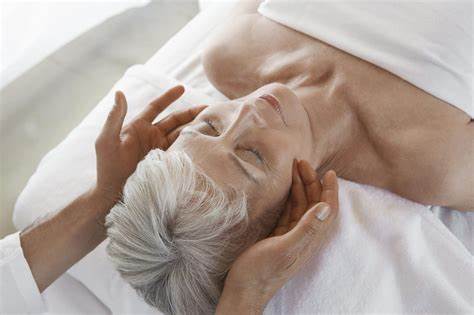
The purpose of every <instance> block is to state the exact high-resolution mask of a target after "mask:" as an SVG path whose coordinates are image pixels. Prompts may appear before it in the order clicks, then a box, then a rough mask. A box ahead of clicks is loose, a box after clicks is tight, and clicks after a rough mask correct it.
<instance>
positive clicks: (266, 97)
mask: <svg viewBox="0 0 474 315" xmlns="http://www.w3.org/2000/svg"><path fill="white" fill-rule="evenodd" d="M258 98H260V99H262V100H264V101H265V102H267V104H269V105H270V106H271V107H272V108H273V109H274V110H275V111H276V112H277V113H278V115H279V116H280V118H281V120H283V123H284V124H285V125H286V122H285V117H283V112H282V110H281V106H280V101H278V99H277V98H276V97H275V96H273V95H270V94H263V95H261V96H259V97H258Z"/></svg>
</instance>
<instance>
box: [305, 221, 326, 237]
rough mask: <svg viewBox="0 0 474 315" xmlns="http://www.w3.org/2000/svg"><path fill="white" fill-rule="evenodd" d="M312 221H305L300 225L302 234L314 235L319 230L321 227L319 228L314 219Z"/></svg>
mask: <svg viewBox="0 0 474 315" xmlns="http://www.w3.org/2000/svg"><path fill="white" fill-rule="evenodd" d="M312 221H313V222H305V223H304V224H303V227H302V229H303V231H304V234H305V235H306V236H307V237H308V238H313V237H316V236H318V235H319V234H320V232H321V229H320V228H319V226H318V224H317V223H316V222H315V221H316V220H312Z"/></svg>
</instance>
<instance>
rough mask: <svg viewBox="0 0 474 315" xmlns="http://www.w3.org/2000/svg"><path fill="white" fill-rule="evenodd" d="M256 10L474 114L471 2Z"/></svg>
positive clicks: (318, 4) (280, 0)
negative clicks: (473, 100) (473, 99)
mask: <svg viewBox="0 0 474 315" xmlns="http://www.w3.org/2000/svg"><path fill="white" fill-rule="evenodd" d="M258 12H259V13H260V14H262V15H264V16H265V17H267V18H269V19H272V20H274V21H276V22H278V23H281V24H283V25H285V26H288V27H290V28H293V29H295V30H297V31H300V32H302V33H305V34H307V35H309V36H311V37H314V38H318V39H320V40H322V41H324V42H326V43H328V44H330V45H332V46H334V47H337V48H339V49H341V50H343V51H346V52H348V53H349V54H352V55H354V56H357V57H359V58H361V59H364V60H366V61H368V62H370V63H372V64H375V65H377V66H379V67H380V68H383V69H385V70H387V71H389V72H392V73H393V74H395V75H397V76H399V77H401V78H402V79H405V80H406V81H408V82H410V83H411V84H413V85H414V86H416V87H418V88H420V89H422V90H424V91H426V92H428V93H430V94H432V95H433V96H436V97H438V98H440V99H442V100H443V101H445V102H447V103H449V104H451V105H453V106H456V107H458V108H459V109H461V110H463V111H464V112H466V113H467V114H468V115H470V116H471V117H474V106H473V102H472V98H473V81H472V74H473V63H472V56H473V55H472V54H473V51H472V47H473V46H472V45H473V4H472V1H426V2H418V1H393V0H392V1H390V0H389V1H327V0H326V1H320V0H313V1H296V0H292V1H288V0H266V1H265V2H264V3H262V4H261V5H260V7H259V9H258Z"/></svg>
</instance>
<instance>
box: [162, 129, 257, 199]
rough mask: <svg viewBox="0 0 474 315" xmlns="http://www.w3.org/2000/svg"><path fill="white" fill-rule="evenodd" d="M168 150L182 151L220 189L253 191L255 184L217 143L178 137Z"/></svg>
mask: <svg viewBox="0 0 474 315" xmlns="http://www.w3.org/2000/svg"><path fill="white" fill-rule="evenodd" d="M168 150H180V151H184V152H185V153H186V154H188V156H189V157H190V158H191V159H192V161H193V162H194V164H195V165H196V167H197V168H198V169H199V170H201V171H202V172H203V173H204V174H206V175H207V176H209V177H210V178H211V179H213V180H214V181H215V182H216V183H217V184H218V185H220V186H222V187H228V188H234V189H246V190H247V189H253V188H255V185H256V183H254V182H253V181H252V180H250V179H249V178H248V177H247V176H246V175H245V173H244V172H243V171H242V170H241V169H239V167H238V165H237V163H236V161H235V160H233V159H232V157H231V154H230V153H229V152H228V151H227V150H224V149H223V147H222V146H221V144H220V143H219V142H217V141H206V139H204V138H203V137H200V136H192V135H187V136H184V135H183V136H180V137H178V139H177V140H176V142H175V143H174V144H173V145H172V146H171V147H170V148H169V149H168Z"/></svg>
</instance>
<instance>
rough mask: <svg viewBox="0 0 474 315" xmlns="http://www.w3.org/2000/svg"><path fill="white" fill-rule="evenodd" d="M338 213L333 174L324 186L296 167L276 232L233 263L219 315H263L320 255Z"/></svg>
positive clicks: (307, 167) (301, 165) (306, 167)
mask: <svg viewBox="0 0 474 315" xmlns="http://www.w3.org/2000/svg"><path fill="white" fill-rule="evenodd" d="M338 208H339V202H338V184H337V178H336V174H335V172H334V171H329V172H327V173H326V174H325V175H324V177H323V180H322V184H321V183H320V182H319V180H318V177H317V174H316V172H315V171H314V170H313V169H312V168H311V166H310V164H309V163H308V162H306V161H300V162H295V163H294V165H293V182H292V187H291V191H290V197H289V199H288V202H287V207H286V209H285V210H284V212H283V213H282V215H281V217H280V220H279V222H278V224H277V227H276V228H275V229H274V231H273V233H272V234H271V235H270V237H268V238H266V239H264V240H262V241H260V242H257V243H256V244H254V245H253V246H251V247H250V248H248V249H247V250H246V251H245V252H244V253H243V254H241V256H240V257H239V258H238V259H237V260H236V261H235V262H234V264H233V265H232V268H231V270H230V271H229V273H228V275H227V278H226V281H225V286H224V290H223V293H222V296H221V299H220V301H219V304H218V307H217V311H216V313H217V314H238V313H242V312H243V313H246V314H260V313H262V312H263V309H264V308H265V305H266V304H267V303H268V301H269V300H270V299H271V298H272V297H273V295H274V294H275V293H276V292H277V291H278V290H279V289H280V288H281V287H282V286H283V285H284V284H285V283H286V282H287V281H288V280H289V279H290V278H291V277H293V276H294V275H295V274H296V273H297V272H298V271H299V270H300V269H301V268H302V267H303V266H304V264H305V263H306V262H307V261H308V260H309V259H310V258H311V257H312V256H314V255H318V254H319V253H320V251H321V250H322V248H323V245H324V242H325V240H326V239H327V238H328V235H329V233H330V232H331V229H332V228H333V225H334V221H335V218H336V215H337V212H338Z"/></svg>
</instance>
